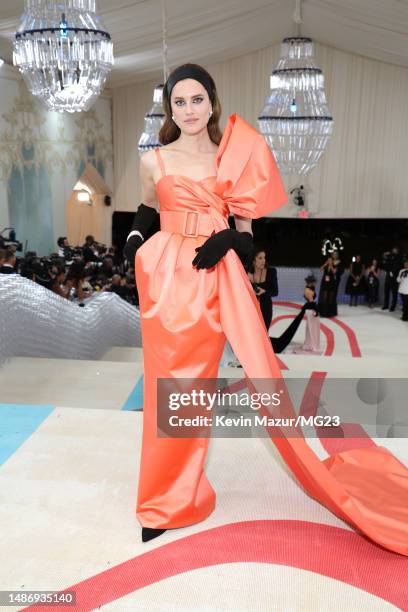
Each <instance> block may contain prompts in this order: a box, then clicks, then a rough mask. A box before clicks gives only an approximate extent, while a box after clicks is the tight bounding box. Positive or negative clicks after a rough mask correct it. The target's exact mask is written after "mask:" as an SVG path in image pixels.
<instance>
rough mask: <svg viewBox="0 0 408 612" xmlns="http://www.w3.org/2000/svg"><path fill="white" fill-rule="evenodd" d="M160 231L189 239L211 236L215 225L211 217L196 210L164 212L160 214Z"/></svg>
mask: <svg viewBox="0 0 408 612" xmlns="http://www.w3.org/2000/svg"><path fill="white" fill-rule="evenodd" d="M160 229H161V230H162V231H163V232H170V233H171V234H182V235H183V236H187V237H189V238H196V237H197V236H211V234H212V233H213V232H214V223H213V220H212V218H211V215H209V214H207V213H202V212H198V211H195V210H163V211H161V212H160Z"/></svg>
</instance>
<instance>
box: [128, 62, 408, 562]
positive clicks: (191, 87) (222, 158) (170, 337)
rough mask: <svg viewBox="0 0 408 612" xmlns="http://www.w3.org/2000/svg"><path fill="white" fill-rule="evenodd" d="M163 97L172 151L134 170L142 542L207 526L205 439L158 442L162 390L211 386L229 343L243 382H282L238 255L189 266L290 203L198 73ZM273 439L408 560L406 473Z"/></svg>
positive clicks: (383, 456)
mask: <svg viewBox="0 0 408 612" xmlns="http://www.w3.org/2000/svg"><path fill="white" fill-rule="evenodd" d="M170 85H171V86H170ZM163 95H164V109H165V113H166V122H165V125H164V127H163V128H162V131H161V134H160V136H161V141H162V142H164V144H168V143H170V145H169V146H164V147H163V148H162V149H161V150H159V149H157V150H156V151H152V152H149V153H147V154H145V155H144V156H143V158H142V162H141V179H142V190H143V195H144V202H145V204H147V206H152V207H154V206H157V202H158V203H159V205H160V222H161V230H160V231H159V232H157V233H156V234H154V235H153V236H152V237H151V238H150V239H149V240H147V241H146V242H144V243H143V244H142V246H141V247H140V248H139V249H138V250H137V253H136V261H135V267H136V278H137V287H138V292H139V300H140V320H141V329H142V338H143V356H144V413H143V440H142V450H141V465H140V477H139V489H138V499H137V516H138V519H139V521H140V523H141V525H142V526H143V528H144V532H145V535H146V537H143V539H144V540H147V539H151V537H156V536H157V535H159V534H160V533H162V531H164V530H166V529H170V528H171V529H173V528H178V527H184V526H186V525H190V524H193V523H197V522H199V521H202V520H204V519H205V518H206V517H207V516H209V514H211V512H212V511H213V509H214V506H215V497H216V495H215V491H214V489H213V488H212V486H211V484H210V482H209V481H208V479H207V476H206V474H205V472H204V468H203V466H204V462H205V459H206V453H207V448H208V443H209V440H208V438H200V437H196V438H165V437H159V435H158V431H157V380H158V379H159V378H164V379H173V378H174V379H182V378H189V379H216V378H217V374H218V366H219V361H220V358H221V355H222V352H223V348H224V344H225V341H226V339H228V340H229V342H230V344H231V346H232V349H233V351H234V353H235V355H236V356H237V358H238V359H239V361H240V363H241V364H242V366H243V369H244V372H245V375H246V377H247V378H248V379H281V378H282V375H281V372H280V368H279V365H278V362H277V359H276V357H275V354H274V352H273V350H272V347H271V342H270V340H269V338H268V335H267V333H266V330H265V326H264V323H263V320H262V314H261V311H260V308H259V304H258V301H257V299H256V297H255V295H254V292H253V291H252V287H251V284H250V282H249V280H248V277H247V275H246V273H245V270H244V268H243V266H242V263H241V261H240V258H239V257H238V255H237V253H236V251H235V250H234V248H229V249H228V250H227V251H226V253H225V254H223V256H221V257H220V258H219V261H218V262H217V263H216V265H213V266H212V267H210V268H206V267H201V266H200V265H193V260H194V261H195V263H196V264H197V262H198V263H199V264H200V259H199V258H198V259H197V254H198V255H200V250H199V249H200V247H202V246H203V245H207V246H206V247H205V248H204V250H203V251H202V252H203V253H204V255H205V254H206V253H207V255H208V252H209V253H210V254H211V245H212V244H213V242H214V235H217V234H218V233H219V232H221V231H222V230H226V229H227V228H229V225H228V215H229V214H231V213H232V214H234V215H235V219H236V227H237V229H238V230H240V231H241V232H251V229H250V223H251V219H254V218H258V217H261V216H263V215H266V214H268V213H270V212H272V211H273V210H275V209H276V208H278V207H280V206H282V205H283V204H285V203H286V201H287V197H286V194H285V190H284V187H283V184H282V181H281V178H280V175H279V171H278V169H277V166H276V163H275V159H274V157H273V155H272V153H271V151H270V149H269V147H268V146H267V144H266V142H265V140H264V138H263V137H262V136H261V135H260V134H259V133H258V132H257V131H256V130H255V129H254V128H252V127H251V126H250V125H249V124H248V123H247V122H246V121H244V119H242V118H241V117H240V116H239V115H236V114H235V115H231V116H230V117H229V118H228V121H227V125H226V128H225V131H224V133H223V135H222V138H221V140H220V141H219V139H217V137H216V134H217V127H218V120H219V115H220V105H219V101H218V98H217V93H216V90H215V85H214V82H213V80H212V79H211V77H210V75H208V73H207V72H206V71H205V70H204V69H202V68H201V67H198V66H196V65H192V64H188V65H184V66H182V67H179V68H178V69H176V70H174V71H173V72H172V74H171V75H170V77H169V79H168V80H167V82H166V85H165V88H164V92H163ZM190 119H191V120H192V121H191V122H190V121H188V120H190ZM214 134H215V136H214ZM169 135H170V136H169ZM216 145H218V147H216ZM214 154H215V158H214ZM210 160H211V163H210ZM212 163H214V166H212ZM210 168H212V171H211V170H210V171H209V169H210ZM231 231H234V230H231ZM212 234H213V235H212ZM207 247H208V248H207ZM203 261H204V262H205V256H204V258H203ZM207 261H208V259H207ZM293 414H294V413H293ZM282 433H283V435H282ZM272 439H273V442H274V443H275V445H276V447H277V448H278V450H279V452H280V453H281V455H282V457H283V459H284V460H285V462H286V464H287V465H288V467H289V468H290V469H291V470H292V472H293V474H294V475H295V476H296V478H297V479H298V481H299V483H300V484H301V485H302V486H303V488H304V489H305V491H306V492H307V493H308V494H309V495H311V496H312V497H313V498H314V499H316V500H317V501H319V502H320V503H322V504H324V505H325V506H326V507H327V508H328V509H329V510H331V511H332V512H333V513H335V514H336V515H337V516H338V517H339V518H341V519H343V520H344V521H347V522H348V523H349V524H351V525H352V526H354V527H355V528H357V529H358V530H359V531H361V532H363V533H364V534H366V535H367V536H368V537H370V538H371V539H372V540H373V541H374V542H377V543H378V544H380V545H382V546H384V547H386V548H388V549H389V550H392V551H395V552H398V553H401V554H404V555H408V469H407V468H406V467H405V466H404V465H403V464H402V463H401V462H400V461H398V460H397V459H396V458H395V457H394V456H393V455H392V454H391V453H390V452H389V451H387V450H386V449H385V448H383V447H374V448H361V449H354V450H349V451H345V452H339V453H335V454H333V455H331V456H330V457H328V458H327V459H325V460H323V461H322V460H320V459H319V458H318V457H317V456H316V454H315V453H314V452H313V450H312V449H311V448H310V447H309V446H308V444H307V443H306V440H305V439H304V437H303V436H302V435H300V436H298V437H294V436H293V435H287V436H285V435H284V432H282V431H281V432H280V435H277V436H275V437H273V438H272Z"/></svg>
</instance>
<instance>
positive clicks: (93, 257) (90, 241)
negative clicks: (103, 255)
mask: <svg viewBox="0 0 408 612" xmlns="http://www.w3.org/2000/svg"><path fill="white" fill-rule="evenodd" d="M82 256H83V258H84V261H85V262H88V261H97V260H98V258H99V252H98V249H97V243H96V242H95V238H94V237H93V236H91V235H89V236H87V237H86V238H85V243H84V245H83V247H82Z"/></svg>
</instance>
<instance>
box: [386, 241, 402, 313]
mask: <svg viewBox="0 0 408 612" xmlns="http://www.w3.org/2000/svg"><path fill="white" fill-rule="evenodd" d="M382 268H383V269H384V270H385V272H386V275H385V284H384V305H383V307H382V310H387V308H388V307H389V309H390V312H393V311H394V310H395V307H396V305H397V299H398V282H397V278H398V274H399V271H400V270H401V268H402V257H401V255H400V252H399V248H398V247H396V246H395V247H393V249H392V251H391V253H390V252H389V251H386V252H385V253H384V254H383V260H382ZM390 293H391V296H392V299H391V305H390Z"/></svg>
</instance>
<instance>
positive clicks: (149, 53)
mask: <svg viewBox="0 0 408 612" xmlns="http://www.w3.org/2000/svg"><path fill="white" fill-rule="evenodd" d="M294 4H295V2H294V0H269V1H268V0H249V1H248V0H166V6H167V17H168V20H167V39H168V64H169V67H170V68H172V67H174V66H176V65H178V64H180V63H183V62H186V61H195V62H202V63H203V64H210V63H212V62H216V61H221V60H226V59H229V58H232V57H237V56H239V55H242V54H245V53H248V52H251V51H255V50H257V49H261V48H263V47H268V46H270V45H273V44H276V43H279V42H280V41H281V40H282V38H284V37H285V36H291V35H294V34H295V26H294V22H293V12H294ZM97 5H98V13H100V14H101V15H102V18H103V20H104V23H105V26H106V28H107V30H108V31H109V32H110V34H111V36H112V39H113V42H114V54H115V67H114V69H113V71H112V75H111V77H110V81H109V85H110V86H111V87H117V86H120V85H123V84H126V83H129V82H134V81H140V80H146V79H150V78H156V77H158V76H160V74H161V66H162V34H161V32H162V24H161V2H160V0H97ZM302 7H303V8H302V17H303V24H302V29H301V33H302V35H304V36H310V37H311V38H313V39H314V40H316V41H318V42H321V43H325V44H328V45H331V46H334V47H337V48H339V49H343V50H345V51H351V52H353V53H358V54H361V55H365V56H367V57H371V58H374V59H377V60H382V61H385V62H390V63H393V64H398V65H400V66H406V67H408V0H304V1H303V3H302ZM23 10H24V0H0V57H3V58H4V59H5V61H6V62H8V63H10V64H11V63H12V40H13V35H14V32H15V30H16V29H17V27H18V24H19V17H20V15H21V13H22V12H23Z"/></svg>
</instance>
